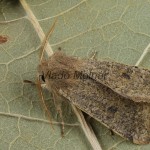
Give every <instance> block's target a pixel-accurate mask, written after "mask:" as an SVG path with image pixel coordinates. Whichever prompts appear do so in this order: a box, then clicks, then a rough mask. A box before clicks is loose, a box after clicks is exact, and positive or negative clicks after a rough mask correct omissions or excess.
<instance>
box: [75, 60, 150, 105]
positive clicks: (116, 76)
mask: <svg viewBox="0 0 150 150" xmlns="http://www.w3.org/2000/svg"><path fill="white" fill-rule="evenodd" d="M77 70H78V71H82V72H83V73H87V74H88V75H89V76H90V77H91V78H93V79H94V80H97V81H98V82H100V83H102V84H103V85H105V86H108V87H109V88H111V89H112V90H113V91H115V92H116V93H118V94H120V95H121V96H123V97H126V98H129V99H132V100H133V101H135V102H147V103H150V70H148V69H143V68H139V67H137V66H128V65H125V64H120V63H117V62H109V61H95V60H85V61H83V64H82V65H81V66H78V67H77Z"/></svg>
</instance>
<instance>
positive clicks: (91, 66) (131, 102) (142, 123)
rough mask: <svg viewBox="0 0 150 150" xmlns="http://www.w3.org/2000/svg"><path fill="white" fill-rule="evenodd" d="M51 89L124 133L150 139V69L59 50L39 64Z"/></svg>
mask: <svg viewBox="0 0 150 150" xmlns="http://www.w3.org/2000/svg"><path fill="white" fill-rule="evenodd" d="M38 70H39V76H40V77H41V78H42V80H43V81H44V82H45V84H46V87H47V89H48V90H49V91H50V92H54V93H56V94H57V95H60V96H61V97H63V98H64V99H66V100H68V101H70V102H71V103H73V104H74V105H75V106H76V107H78V108H79V109H81V110H82V111H83V112H85V113H87V114H88V115H90V116H91V117H93V118H94V119H96V120H97V121H99V122H101V123H102V124H104V125H105V126H107V127H108V128H110V129H111V130H113V131H114V132H116V133H117V134H119V135H120V136H122V137H124V138H126V139H128V140H130V141H132V142H133V143H136V144H148V143H150V100H149V94H150V93H149V92H150V71H149V70H147V69H142V68H139V67H136V66H128V65H124V64H119V63H117V62H107V61H97V60H90V59H79V58H74V57H72V56H67V55H65V54H64V53H62V52H61V51H57V52H55V53H54V54H53V55H52V56H51V57H49V58H48V60H44V61H42V62H41V64H40V65H39V67H38Z"/></svg>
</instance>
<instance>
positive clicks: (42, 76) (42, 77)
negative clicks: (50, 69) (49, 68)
mask: <svg viewBox="0 0 150 150" xmlns="http://www.w3.org/2000/svg"><path fill="white" fill-rule="evenodd" d="M39 78H40V80H42V81H43V82H45V77H44V74H42V75H39Z"/></svg>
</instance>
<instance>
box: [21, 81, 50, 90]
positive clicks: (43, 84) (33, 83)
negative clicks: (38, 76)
mask: <svg viewBox="0 0 150 150" xmlns="http://www.w3.org/2000/svg"><path fill="white" fill-rule="evenodd" d="M23 82H24V83H28V84H32V85H37V83H36V82H33V81H30V80H23ZM41 87H42V88H43V89H47V86H46V84H45V83H41Z"/></svg>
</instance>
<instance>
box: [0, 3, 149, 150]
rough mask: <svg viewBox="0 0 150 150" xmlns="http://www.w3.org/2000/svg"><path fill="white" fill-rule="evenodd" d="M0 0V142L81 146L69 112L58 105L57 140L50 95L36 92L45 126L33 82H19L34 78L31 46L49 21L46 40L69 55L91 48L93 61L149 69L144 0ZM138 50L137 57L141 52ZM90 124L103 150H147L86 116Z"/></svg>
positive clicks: (84, 144) (35, 58)
mask: <svg viewBox="0 0 150 150" xmlns="http://www.w3.org/2000/svg"><path fill="white" fill-rule="evenodd" d="M20 2H21V3H19V1H16V0H13V1H11V0H2V1H0V37H1V36H2V37H5V38H6V39H7V40H6V41H5V42H2V43H1V42H0V72H1V74H0V147H1V149H10V150H17V149H18V150H20V149H21V150H23V149H30V150H34V149H35V150H37V149H47V150H52V149H55V150H56V149H57V150H62V149H65V150H70V149H71V150H77V149H78V150H81V149H82V150H89V149H92V148H91V146H90V144H89V142H88V140H87V139H86V137H85V135H84V133H83V131H82V129H81V127H80V124H79V122H78V121H77V118H76V116H75V115H74V113H73V112H72V110H71V107H70V106H69V104H68V102H63V116H64V121H65V137H64V138H62V137H61V134H60V131H61V124H60V123H61V119H60V118H59V117H58V114H57V111H56V109H55V106H54V103H53V100H52V99H51V95H50V93H49V92H48V91H45V90H44V95H45V96H46V97H45V99H46V102H47V104H48V106H49V109H50V111H51V113H52V118H53V120H54V121H53V122H54V123H53V128H54V130H53V128H52V127H51V126H50V123H49V121H48V119H47V116H46V113H45V111H44V110H43V108H42V105H41V102H40V98H39V93H38V91H37V88H36V86H34V85H30V84H25V83H23V80H25V79H26V80H32V81H35V80H36V73H37V66H38V64H39V50H40V45H41V41H42V40H43V38H44V33H45V34H46V33H47V32H48V31H49V29H50V27H51V25H52V23H53V22H54V20H55V18H56V17H57V18H58V22H57V24H56V27H55V30H54V32H53V35H52V36H51V38H50V40H49V43H50V46H51V47H52V50H53V51H56V50H57V49H58V47H61V48H62V50H63V51H64V52H65V53H67V54H69V55H73V56H80V57H82V58H87V57H89V56H90V55H91V53H92V52H93V51H97V52H98V59H111V60H114V61H117V62H121V63H124V64H129V65H135V64H137V62H138V60H139V59H140V58H141V56H145V57H143V59H142V61H141V63H140V66H142V67H144V68H150V65H149V64H150V59H149V57H150V54H149V53H147V49H148V48H149V43H150V30H149V28H150V15H149V14H150V3H149V1H147V0H143V1H140V0H119V1H118V0H87V1H86V0H68V1H62V0H61V1H58V0H55V1H48V0H32V1H30V0H27V1H25V0H20ZM143 53H144V54H145V55H143ZM91 122H92V127H93V128H94V131H95V133H96V135H97V137H98V140H99V142H100V144H101V146H102V148H103V150H110V149H117V150H126V149H128V150H133V149H135V150H137V149H142V150H148V149H150V146H149V145H135V144H132V143H131V142H129V141H126V140H125V139H123V138H121V137H120V136H118V135H111V134H110V130H109V129H107V128H106V127H104V126H103V125H101V124H100V123H99V122H97V121H95V120H94V119H92V120H91Z"/></svg>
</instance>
